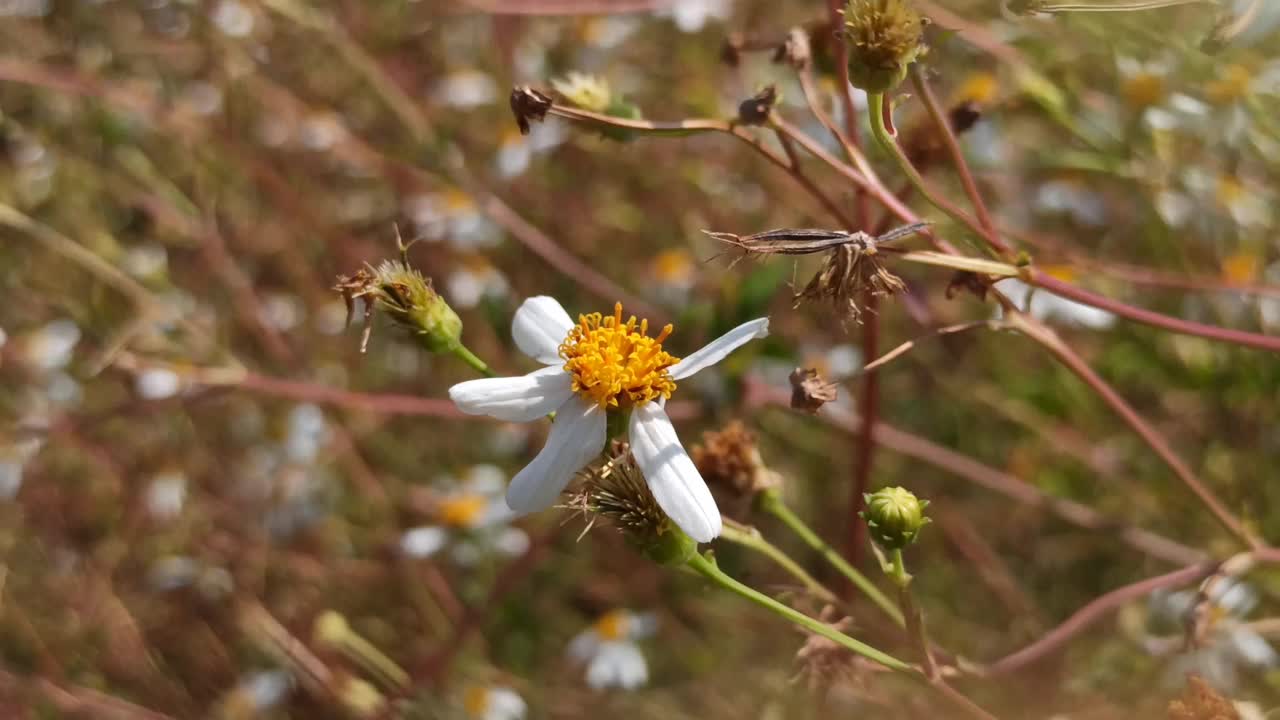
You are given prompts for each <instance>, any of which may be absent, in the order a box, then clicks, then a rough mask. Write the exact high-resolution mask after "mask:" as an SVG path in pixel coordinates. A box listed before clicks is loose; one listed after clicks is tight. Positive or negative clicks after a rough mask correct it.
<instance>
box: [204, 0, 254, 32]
mask: <svg viewBox="0 0 1280 720" xmlns="http://www.w3.org/2000/svg"><path fill="white" fill-rule="evenodd" d="M209 19H211V20H213V24H214V25H217V26H218V29H219V30H221V31H222V32H223V33H225V34H227V35H229V36H231V37H237V38H242V37H248V36H249V34H250V33H252V32H253V11H252V10H250V9H249V8H248V7H247V6H245V4H244V3H242V2H238V1H237V0H222V2H219V3H218V4H217V5H215V6H214V8H213V12H211V13H209Z"/></svg>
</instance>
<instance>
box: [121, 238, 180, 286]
mask: <svg viewBox="0 0 1280 720" xmlns="http://www.w3.org/2000/svg"><path fill="white" fill-rule="evenodd" d="M120 267H121V269H123V270H124V271H125V272H127V273H129V274H130V275H132V276H134V277H138V278H144V279H150V278H158V277H161V276H163V275H164V273H165V272H166V271H167V270H168V269H169V251H168V250H166V249H165V247H164V246H163V245H160V244H158V243H147V244H144V245H134V246H132V247H130V248H129V249H128V250H125V252H124V255H122V256H121V257H120Z"/></svg>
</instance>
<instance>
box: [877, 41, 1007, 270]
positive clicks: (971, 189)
mask: <svg viewBox="0 0 1280 720" xmlns="http://www.w3.org/2000/svg"><path fill="white" fill-rule="evenodd" d="M911 82H912V83H913V84H914V85H915V88H916V91H917V92H919V93H920V97H921V99H922V100H923V101H924V106H925V109H926V110H928V111H929V117H930V119H932V120H933V127H934V129H935V130H936V131H937V132H938V134H939V135H940V136H941V137H942V141H943V143H944V144H945V145H946V146H947V152H948V153H949V154H950V155H951V161H952V163H953V164H954V165H955V170H956V174H957V175H959V177H960V184H961V185H963V186H964V191H965V194H966V195H968V196H969V202H970V204H972V205H973V211H974V213H976V214H977V216H978V224H979V225H981V226H982V229H983V230H985V231H986V233H987V237H988V238H989V239H990V241H991V243H992V245H993V246H995V248H996V249H997V250H999V251H1000V252H1001V253H1002V254H1005V255H1008V254H1009V253H1010V252H1011V249H1010V248H1009V246H1008V245H1007V244H1005V242H1004V241H1003V240H1001V239H1000V233H999V232H997V231H996V224H995V221H994V220H992V219H991V212H990V211H989V210H988V209H987V204H986V203H985V202H984V201H983V200H982V193H980V192H978V183H977V182H975V181H974V179H973V173H972V172H970V171H969V163H967V162H965V159H964V151H963V150H961V149H960V141H959V140H958V139H957V138H956V133H955V130H954V129H953V128H952V127H951V121H950V120H949V119H948V118H947V112H946V110H944V109H943V108H942V105H941V104H939V103H938V98H937V97H936V96H935V95H934V94H933V88H931V87H929V83H928V82H926V81H925V78H924V70H922V69H921V65H920V64H919V63H916V64H915V65H912V66H911ZM885 113H886V115H889V114H891V113H890V112H889V105H888V104H886V105H885ZM886 119H888V118H886Z"/></svg>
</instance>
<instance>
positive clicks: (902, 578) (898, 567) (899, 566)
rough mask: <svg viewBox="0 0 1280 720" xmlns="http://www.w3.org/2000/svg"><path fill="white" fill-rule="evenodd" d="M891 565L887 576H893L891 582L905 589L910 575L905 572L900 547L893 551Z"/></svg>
mask: <svg viewBox="0 0 1280 720" xmlns="http://www.w3.org/2000/svg"><path fill="white" fill-rule="evenodd" d="M891 557H892V563H893V565H892V566H891V570H892V572H890V573H889V577H891V578H893V583H894V584H895V585H897V586H898V587H900V588H902V589H903V590H905V589H906V588H907V586H908V585H910V584H911V576H910V575H908V574H907V565H906V563H904V562H903V561H902V548H897V549H895V550H894V551H893V555H892V556H891Z"/></svg>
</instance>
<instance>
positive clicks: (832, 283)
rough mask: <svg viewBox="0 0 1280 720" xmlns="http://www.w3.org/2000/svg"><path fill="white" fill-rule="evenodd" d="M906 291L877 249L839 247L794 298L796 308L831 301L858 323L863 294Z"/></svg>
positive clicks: (849, 246)
mask: <svg viewBox="0 0 1280 720" xmlns="http://www.w3.org/2000/svg"><path fill="white" fill-rule="evenodd" d="M906 288H907V286H906V283H904V282H902V278H900V277H898V276H897V275H894V274H893V273H891V272H889V271H888V270H887V269H885V267H884V265H882V264H881V263H880V260H879V259H878V258H877V253H876V252H875V249H874V248H868V249H863V248H860V247H858V246H856V245H840V246H838V247H836V248H835V249H833V250H832V251H831V252H830V253H828V254H827V256H826V258H825V259H823V261H822V267H820V268H818V272H817V273H816V274H815V275H814V276H813V279H812V280H810V281H809V284H808V285H805V287H804V289H803V290H801V291H800V292H799V293H797V294H796V295H795V297H794V300H795V304H796V305H797V306H799V305H800V303H802V302H804V301H806V300H808V301H819V300H827V301H829V302H830V303H831V304H832V305H833V306H834V307H835V308H836V310H837V312H842V313H844V315H845V316H846V317H848V318H850V319H852V320H854V321H855V322H857V321H859V320H860V318H861V317H862V307H861V305H860V304H859V303H860V302H861V301H862V293H863V292H870V293H871V294H872V295H894V294H897V293H900V292H902V291H903V290H905V289H906Z"/></svg>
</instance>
